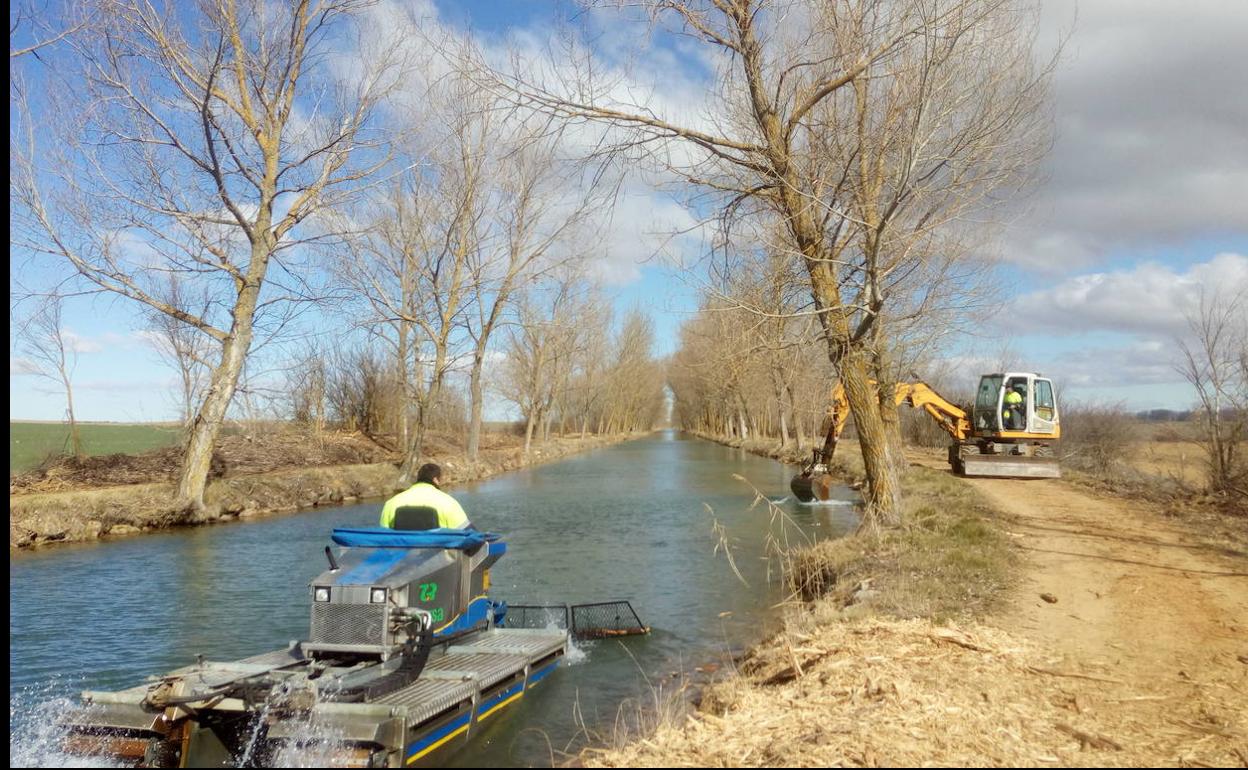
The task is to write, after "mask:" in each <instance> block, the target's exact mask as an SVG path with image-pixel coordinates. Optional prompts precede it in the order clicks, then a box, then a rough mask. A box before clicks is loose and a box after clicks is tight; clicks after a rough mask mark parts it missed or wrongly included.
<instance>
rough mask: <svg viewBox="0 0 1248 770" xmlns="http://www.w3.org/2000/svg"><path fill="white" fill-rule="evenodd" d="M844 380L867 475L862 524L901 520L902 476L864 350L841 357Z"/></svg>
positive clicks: (896, 523) (871, 525) (881, 523)
mask: <svg viewBox="0 0 1248 770" xmlns="http://www.w3.org/2000/svg"><path fill="white" fill-rule="evenodd" d="M840 372H841V384H842V385H844V386H845V396H846V398H847V399H848V400H849V409H850V412H851V413H852V414H853V416H854V426H855V428H856V429H857V431H858V444H859V446H860V447H861V449H862V463H863V467H864V470H865V471H866V476H867V494H866V510H865V512H864V516H863V519H862V526H863V527H864V528H868V529H874V528H877V527H879V526H881V525H883V526H896V525H898V524H900V523H901V479H900V478H899V474H898V472H897V468H898V464H897V459H896V458H895V457H894V456H893V451H892V442H891V441H889V438H888V429H887V427H886V426H885V424H884V419H883V417H882V416H881V414H880V402H879V398H878V397H877V392H876V389H875V388H873V387H871V381H870V377H868V375H867V366H866V362H865V361H863V359H862V356H861V354H860V353H857V352H855V353H850V354H848V355H846V356H845V357H844V358H842V359H841V361H840Z"/></svg>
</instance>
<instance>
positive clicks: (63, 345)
mask: <svg viewBox="0 0 1248 770" xmlns="http://www.w3.org/2000/svg"><path fill="white" fill-rule="evenodd" d="M62 308H63V300H62V299H61V297H59V296H56V295H51V296H46V297H43V298H42V299H40V300H39V302H38V305H37V306H36V307H35V309H34V311H33V312H32V313H31V314H30V316H29V317H28V318H26V319H24V321H23V323H22V324H21V325H20V326H18V327H17V328H18V335H17V336H18V348H19V350H20V351H21V352H22V353H23V354H24V356H25V362H24V363H25V364H26V366H25V369H26V371H27V373H29V374H34V375H36V376H39V377H42V378H44V379H46V380H50V381H52V382H54V383H56V384H57V385H58V386H60V388H61V390H62V391H63V392H64V393H65V418H66V421H67V422H68V423H69V442H70V449H71V451H72V452H73V454H74V457H82V455H83V449H82V434H81V433H80V432H79V430H78V420H77V418H76V417H75V415H74V383H73V377H74V369H76V368H77V366H78V348H77V346H76V344H75V339H74V336H73V333H72V332H70V331H69V330H68V329H66V328H65V324H64V321H63V319H62V314H61V311H62Z"/></svg>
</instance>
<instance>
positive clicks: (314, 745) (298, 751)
mask: <svg viewBox="0 0 1248 770" xmlns="http://www.w3.org/2000/svg"><path fill="white" fill-rule="evenodd" d="M297 724H298V727H297V729H296V730H295V734H294V736H293V737H292V738H290V739H288V740H285V741H283V742H282V745H281V746H280V747H279V748H278V749H277V750H276V751H275V752H274V753H273V755H272V761H273V766H274V767H340V766H342V764H343V755H344V754H345V753H347V752H348V751H350V749H351V745H350V744H349V743H348V742H347V740H346V734H345V732H344V731H343V729H342V728H341V727H336V726H333V725H330V724H328V723H326V722H324V721H323V720H319V719H315V718H313V719H309V720H306V721H303V722H299V723H297Z"/></svg>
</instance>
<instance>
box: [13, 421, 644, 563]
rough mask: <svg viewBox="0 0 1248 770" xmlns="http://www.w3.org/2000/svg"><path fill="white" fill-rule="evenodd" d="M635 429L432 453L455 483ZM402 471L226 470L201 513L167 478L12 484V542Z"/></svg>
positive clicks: (100, 533) (280, 500) (37, 541)
mask: <svg viewBox="0 0 1248 770" xmlns="http://www.w3.org/2000/svg"><path fill="white" fill-rule="evenodd" d="M636 435H640V434H631V435H620V436H603V437H598V436H590V437H587V438H585V439H578V438H552V439H550V440H549V441H547V442H546V443H545V444H542V445H540V446H538V447H536V448H535V449H534V451H533V452H532V453H531V455H530V456H529V458H527V459H526V458H524V457H523V454H522V452H521V450H520V448H519V447H517V446H499V447H496V448H491V449H485V450H483V451H482V452H481V453H480V457H479V459H478V460H477V461H475V462H469V461H468V460H467V458H466V457H464V456H463V455H462V454H460V453H458V452H456V451H448V450H447V447H445V446H442V447H440V449H439V450H438V451H437V452H435V453H430V454H429V455H428V459H430V460H432V461H434V462H438V463H440V464H441V465H442V467H443V469H444V470H443V474H444V477H445V479H446V481H447V483H448V484H450V485H452V486H453V485H454V484H455V483H458V482H465V481H475V480H478V479H483V478H487V477H489V476H493V475H495V474H498V473H505V472H507V471H512V470H516V469H519V468H523V467H527V466H531V465H536V464H540V463H543V462H549V461H552V460H556V459H559V458H561V457H567V456H569V455H572V454H576V453H578V452H584V451H587V450H590V449H596V448H599V447H605V446H609V445H611V444H615V443H619V442H620V441H625V440H628V439H629V438H633V437H635V436H636ZM397 475H398V471H397V469H396V467H395V465H394V464H393V463H391V462H381V463H356V464H344V465H326V466H321V467H312V468H300V467H294V468H291V467H287V468H283V469H280V470H271V471H266V472H260V473H247V474H237V475H228V476H225V477H223V478H217V479H214V480H212V481H211V482H209V485H208V489H207V493H206V495H205V502H206V504H207V506H208V510H207V511H206V512H205V514H204V515H202V516H200V517H196V518H192V517H189V516H188V515H187V514H186V513H185V512H184V511H182V510H179V509H178V508H176V507H175V506H173V505H172V500H173V490H174V486H173V484H172V483H171V482H167V481H166V482H159V483H132V484H127V485H124V486H109V487H98V488H74V489H69V490H67V491H55V492H31V493H27V494H13V493H12V490H10V495H9V548H10V549H15V548H17V549H22V548H30V547H36V546H41V545H48V544H54V543H72V542H82V541H90V540H97V539H100V538H103V537H108V536H117V535H130V534H135V533H138V532H149V531H155V530H161V529H167V528H170V527H177V526H192V525H201V524H211V523H215V522H220V521H232V520H236V519H240V518H244V519H245V518H249V517H255V516H264V515H271V514H275V513H288V512H291V511H296V510H300V509H307V508H315V507H319V506H325V505H339V504H342V503H349V502H354V501H356V500H359V499H363V498H373V497H377V498H380V497H384V496H386V495H389V494H391V493H393V492H394V491H395V489H396V481H397ZM45 482H46V480H45Z"/></svg>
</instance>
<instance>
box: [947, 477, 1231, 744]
mask: <svg viewBox="0 0 1248 770" xmlns="http://www.w3.org/2000/svg"><path fill="white" fill-rule="evenodd" d="M968 483H970V484H971V485H972V486H974V487H975V488H976V489H977V490H979V492H980V493H982V494H983V495H984V496H985V497H986V498H987V499H988V500H989V501H990V502H991V504H992V505H993V506H994V507H995V508H997V509H998V510H1001V511H1004V512H1005V513H1007V514H1009V515H1010V516H1011V518H1012V521H1011V523H1010V524H1009V525H1008V528H1009V531H1010V535H1011V537H1013V538H1014V539H1015V540H1016V542H1017V544H1018V546H1019V547H1020V548H1022V549H1024V550H1025V552H1026V556H1027V560H1026V561H1027V565H1028V568H1027V572H1026V573H1025V575H1024V576H1023V579H1022V581H1021V584H1020V586H1019V588H1018V591H1017V593H1016V595H1015V597H1014V600H1013V602H1012V606H1011V607H1010V609H1008V610H1007V611H1006V612H1005V613H1003V615H1002V616H1001V617H999V618H996V619H995V622H994V624H995V625H998V626H999V627H1001V628H1003V629H1004V630H1007V631H1010V632H1012V633H1015V634H1017V635H1019V636H1023V637H1027V638H1030V639H1032V640H1034V641H1036V642H1038V643H1040V644H1041V645H1043V647H1044V648H1045V649H1048V650H1051V651H1052V655H1053V661H1052V666H1051V667H1052V668H1053V670H1055V671H1058V670H1060V671H1064V672H1078V673H1080V674H1081V675H1084V676H1089V677H1095V679H1092V680H1087V681H1098V682H1101V683H1102V684H1103V687H1101V688H1099V692H1096V691H1094V693H1093V699H1096V700H1100V701H1101V703H1100V704H1099V707H1100V708H1108V707H1112V708H1113V709H1114V710H1115V711H1116V712H1117V714H1116V716H1117V717H1118V718H1125V719H1126V720H1127V723H1129V724H1134V725H1136V726H1138V728H1139V735H1140V736H1150V737H1151V738H1159V737H1161V736H1162V735H1164V734H1168V735H1169V738H1170V739H1171V740H1167V741H1165V748H1166V751H1162V752H1161V753H1160V754H1159V755H1157V756H1156V759H1157V761H1159V762H1162V763H1168V762H1170V761H1173V762H1178V763H1183V762H1184V758H1185V756H1190V757H1191V758H1192V759H1194V758H1195V757H1196V756H1198V755H1199V752H1197V753H1195V754H1191V755H1185V753H1184V752H1185V748H1184V747H1185V746H1189V745H1190V746H1193V747H1198V746H1199V745H1200V744H1201V743H1202V742H1207V741H1215V742H1219V743H1226V742H1228V741H1229V743H1230V745H1231V747H1232V748H1233V749H1234V751H1235V753H1236V754H1237V755H1238V756H1239V757H1240V759H1241V761H1242V762H1244V763H1245V766H1248V558H1245V557H1244V555H1243V554H1238V553H1236V552H1234V551H1229V550H1224V549H1219V548H1217V547H1213V546H1209V545H1206V544H1203V543H1202V542H1200V541H1199V540H1198V539H1197V538H1195V537H1193V536H1192V535H1190V534H1188V533H1185V532H1184V531H1183V530H1182V529H1180V528H1179V527H1178V526H1177V525H1176V524H1175V523H1174V522H1171V521H1168V520H1167V519H1166V518H1165V517H1164V516H1162V515H1161V514H1160V512H1159V511H1157V510H1154V509H1152V508H1151V506H1149V505H1148V504H1146V503H1135V502H1131V501H1127V500H1121V499H1107V498H1102V497H1097V496H1095V495H1092V494H1090V493H1088V492H1085V491H1083V490H1081V489H1079V488H1077V487H1075V486H1073V485H1071V484H1068V483H1065V482H1061V481H1019V480H1004V479H970V480H968ZM1042 596H1046V597H1047V599H1050V600H1051V599H1055V600H1056V601H1055V602H1051V601H1047V600H1046V599H1045V598H1042ZM1081 689H1082V688H1081ZM1085 693H1086V690H1085ZM1086 697H1087V696H1086V694H1085V699H1086ZM1111 704H1112V706H1111ZM1075 706H1076V710H1079V709H1085V708H1086V709H1093V708H1097V707H1098V705H1097V704H1095V703H1092V702H1086V703H1083V704H1080V703H1079V702H1078V701H1077V700H1076V702H1075ZM1116 721H1117V720H1116ZM1140 739H1143V738H1140ZM1159 748H1162V747H1161V746H1159ZM1192 750H1193V751H1196V749H1192ZM1171 752H1173V753H1171Z"/></svg>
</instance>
